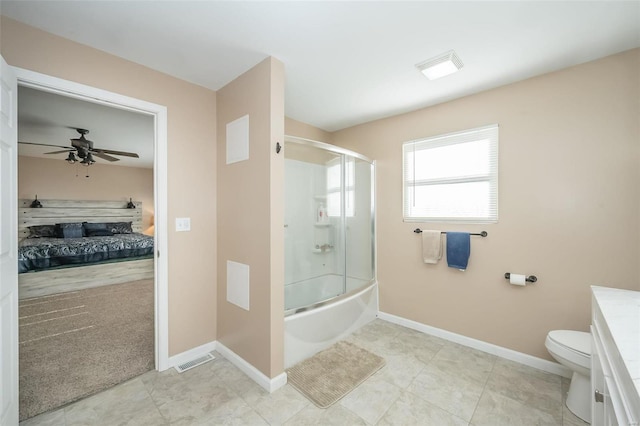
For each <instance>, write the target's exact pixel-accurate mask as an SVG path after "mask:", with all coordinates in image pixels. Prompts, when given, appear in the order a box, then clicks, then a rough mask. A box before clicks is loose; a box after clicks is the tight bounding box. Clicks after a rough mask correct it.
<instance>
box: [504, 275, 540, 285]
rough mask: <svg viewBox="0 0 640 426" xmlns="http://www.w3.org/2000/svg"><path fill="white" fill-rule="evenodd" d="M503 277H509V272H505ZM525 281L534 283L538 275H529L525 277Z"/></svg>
mask: <svg viewBox="0 0 640 426" xmlns="http://www.w3.org/2000/svg"><path fill="white" fill-rule="evenodd" d="M504 278H505V279H506V280H508V279H509V278H511V273H509V272H505V274H504ZM525 281H526V282H528V283H535V282H536V281H538V277H536V276H535V275H529V276H528V277H527V278H525Z"/></svg>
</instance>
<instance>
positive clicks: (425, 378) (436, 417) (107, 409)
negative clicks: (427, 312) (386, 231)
mask: <svg viewBox="0 0 640 426" xmlns="http://www.w3.org/2000/svg"><path fill="white" fill-rule="evenodd" d="M347 340H349V341H351V342H352V343H355V344H357V345H359V346H361V347H363V348H365V349H368V350H370V351H372V352H375V353H376V354H378V355H380V356H382V357H384V358H385V359H386V361H387V364H386V366H385V367H383V368H382V369H381V370H380V371H378V372H377V373H376V374H374V375H373V376H372V377H370V378H369V379H368V380H367V381H366V382H364V383H363V384H362V385H360V386H359V387H358V388H357V389H355V390H354V391H353V392H351V393H350V394H349V395H347V396H346V397H345V398H343V399H342V400H341V401H339V402H338V403H336V404H334V405H333V406H332V407H330V408H328V409H326V410H323V409H319V408H317V407H315V406H314V405H313V404H312V403H311V402H309V401H308V400H307V399H306V398H305V397H303V396H302V395H301V394H300V393H298V392H297V391H296V390H295V389H293V388H292V387H291V386H289V385H286V386H284V387H283V388H281V389H279V390H278V391H276V392H274V393H272V394H268V393H267V392H265V391H264V390H263V389H262V388H260V387H259V386H258V385H257V384H255V383H254V382H253V381H252V380H251V379H249V378H248V377H247V376H245V375H244V374H243V373H242V372H240V370H238V369H237V368H236V367H234V366H233V365H232V364H231V363H230V362H229V361H227V360H225V359H224V358H222V357H221V356H219V355H218V354H215V355H216V360H215V361H213V362H209V363H207V364H204V365H201V366H199V367H196V368H194V369H192V370H189V371H187V372H185V373H183V374H178V373H177V372H176V371H175V370H173V369H170V370H168V371H165V372H162V373H158V372H155V371H150V372H148V373H146V374H144V375H142V376H140V377H137V378H135V379H132V380H129V381H128V382H125V383H122V384H120V385H118V386H115V387H113V388H111V389H108V390H106V391H104V392H102V393H99V394H97V395H94V396H92V397H89V398H86V399H84V400H81V401H78V402H75V403H73V404H70V405H68V406H66V407H64V408H61V409H59V410H56V411H52V412H49V413H45V414H42V415H40V416H38V417H35V418H33V419H30V420H28V421H26V422H23V423H21V425H24V426H27V425H28V426H33V425H56V426H57V425H69V426H71V425H136V426H137V425H154V426H155V425H169V424H170V425H174V424H175V425H282V424H284V425H296V426H298V425H323V426H324V425H403V426H404V425H420V426H429V425H436V426H446V425H455V426H458V425H460V426H462V425H474V426H481V425H490V426H500V425H505V426H513V425H560V426H582V425H586V423H584V422H582V421H581V420H580V419H578V418H577V417H575V416H574V415H573V414H571V412H569V410H567V408H566V407H565V406H564V403H563V402H564V395H565V394H566V392H567V390H568V385H569V381H568V380H567V379H563V378H561V377H559V376H556V375H553V374H549V373H545V372H542V371H540V370H536V369H533V368H530V367H526V366H523V365H520V364H517V363H514V362H511V361H507V360H504V359H501V358H497V357H495V356H493V355H489V354H486V353H484V352H479V351H476V350H473V349H469V348H466V347H464V346H460V345H457V344H454V343H451V342H447V341H445V340H441V339H438V338H435V337H431V336H427V335H425V334H422V333H419V332H416V331H413V330H410V329H407V328H404V327H400V326H397V325H395V324H391V323H389V322H385V321H382V320H376V321H374V322H372V323H370V324H368V325H367V326H365V327H363V328H362V329H361V330H359V331H358V332H356V333H355V334H354V335H352V336H350V337H349V338H348V339H347Z"/></svg>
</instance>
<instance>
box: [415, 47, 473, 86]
mask: <svg viewBox="0 0 640 426" xmlns="http://www.w3.org/2000/svg"><path fill="white" fill-rule="evenodd" d="M462 67H463V64H462V61H461V60H460V58H458V55H456V52H454V51H453V50H450V51H448V52H446V53H443V54H441V55H438V56H436V57H434V58H431V59H428V60H426V61H424V62H420V63H419V64H417V65H416V68H418V69H419V70H420V72H422V73H423V74H424V75H425V77H427V78H428V79H429V80H435V79H437V78H440V77H444V76H446V75H449V74H453V73H454V72H457V71H460V68H462Z"/></svg>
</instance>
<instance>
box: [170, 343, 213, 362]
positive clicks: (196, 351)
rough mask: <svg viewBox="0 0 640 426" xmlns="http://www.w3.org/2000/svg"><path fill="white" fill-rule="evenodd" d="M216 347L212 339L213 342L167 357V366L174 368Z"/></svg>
mask: <svg viewBox="0 0 640 426" xmlns="http://www.w3.org/2000/svg"><path fill="white" fill-rule="evenodd" d="M216 347H217V342H216V341H215V340H214V341H213V342H209V343H205V344H204V345H200V346H198V347H195V348H192V349H189V350H188V351H184V352H181V353H179V354H177V355H174V356H171V357H169V361H168V366H167V368H172V367H173V368H175V367H176V366H177V365H180V364H184V363H185V362H189V361H191V360H194V359H196V358H198V357H201V356H203V355H205V354H208V353H209V352H211V351H214V350H216Z"/></svg>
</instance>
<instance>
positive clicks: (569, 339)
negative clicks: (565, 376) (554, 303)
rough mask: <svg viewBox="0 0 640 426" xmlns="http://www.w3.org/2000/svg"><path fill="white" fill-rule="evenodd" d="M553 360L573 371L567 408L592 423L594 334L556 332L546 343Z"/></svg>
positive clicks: (569, 331) (550, 333)
mask: <svg viewBox="0 0 640 426" xmlns="http://www.w3.org/2000/svg"><path fill="white" fill-rule="evenodd" d="M544 345H545V346H546V347H547V350H548V351H549V353H550V354H551V356H552V357H553V358H554V359H555V360H556V361H558V362H559V363H560V364H562V365H564V366H565V367H567V368H570V369H571V371H573V376H572V377H571V386H570V387H569V393H568V394H567V408H568V409H569V410H570V411H571V412H572V413H573V414H575V415H576V416H578V417H580V418H581V419H582V420H584V421H585V422H587V423H591V373H590V372H591V334H590V333H585V332H583V331H573V330H553V331H550V332H549V334H547V339H546V341H545V343H544Z"/></svg>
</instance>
